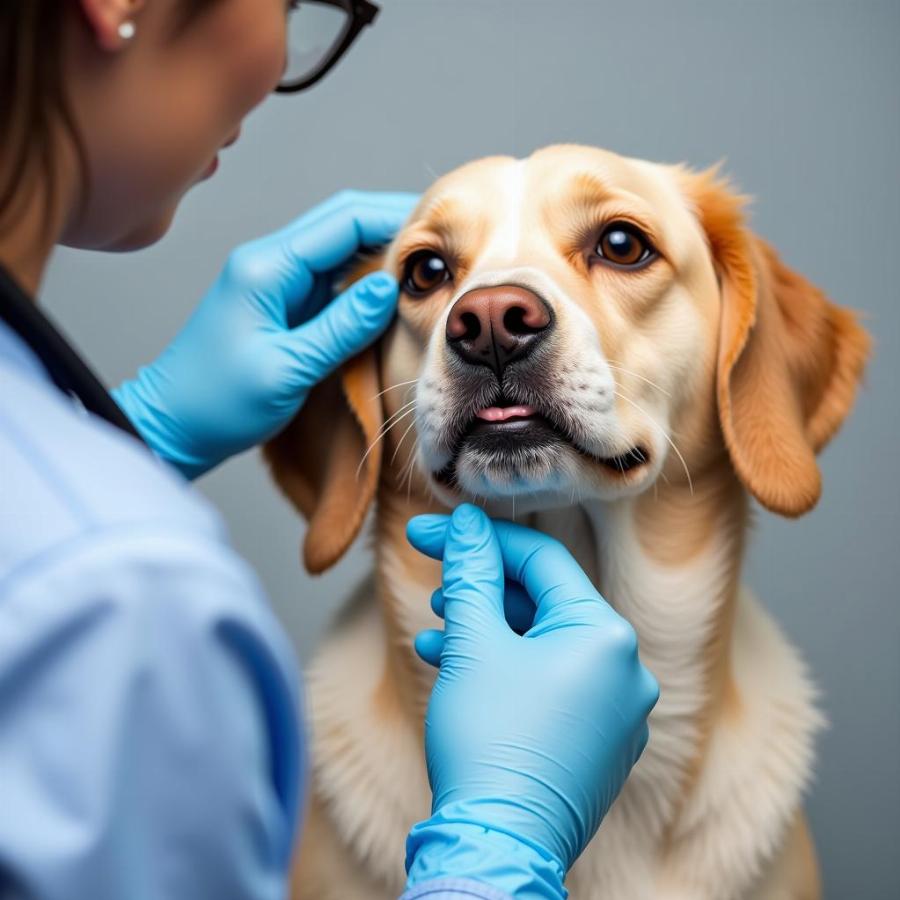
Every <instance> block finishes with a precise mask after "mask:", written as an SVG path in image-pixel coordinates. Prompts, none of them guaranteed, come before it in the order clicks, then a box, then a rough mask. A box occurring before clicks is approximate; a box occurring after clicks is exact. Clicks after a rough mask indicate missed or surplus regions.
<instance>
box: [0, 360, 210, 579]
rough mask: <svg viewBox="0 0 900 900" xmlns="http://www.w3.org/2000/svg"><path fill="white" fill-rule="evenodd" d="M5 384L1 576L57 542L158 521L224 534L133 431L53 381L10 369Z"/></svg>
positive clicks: (0, 437)
mask: <svg viewBox="0 0 900 900" xmlns="http://www.w3.org/2000/svg"><path fill="white" fill-rule="evenodd" d="M3 382H4V390H3V391H2V392H0V508H2V517H0V574H2V573H3V572H4V571H8V570H9V568H10V567H11V566H14V565H16V564H17V563H19V562H22V561H24V560H25V559H27V558H28V557H30V556H32V555H34V554H38V553H41V552H43V551H44V550H45V549H47V548H48V547H51V546H53V545H55V544H57V543H60V542H65V541H70V540H72V539H75V538H78V537H79V536H81V535H86V534H89V533H92V532H97V531H107V530H109V529H115V528H123V529H128V530H131V529H135V528H141V527H145V526H147V527H150V526H154V525H158V526H159V527H161V528H164V529H168V530H173V529H174V530H176V531H180V532H188V533H190V532H193V533H194V534H196V535H198V536H203V537H204V538H206V539H210V538H211V539H213V540H216V541H221V540H223V539H224V527H223V524H222V521H221V518H220V517H219V515H218V514H217V512H216V511H215V510H214V509H213V508H212V506H211V505H210V504H209V503H208V502H207V501H206V500H205V499H204V498H203V497H202V495H200V494H199V492H197V491H195V490H193V489H192V487H191V486H190V484H188V483H187V482H186V481H185V480H184V479H183V478H182V477H181V476H180V475H179V474H178V473H177V472H175V471H173V470H171V469H170V468H169V467H168V466H166V465H165V464H164V463H162V462H160V461H159V460H157V459H156V458H155V457H154V456H153V455H152V454H151V453H150V451H149V450H147V448H146V447H144V446H143V445H142V444H140V443H139V442H138V441H137V440H135V439H134V438H132V437H130V436H128V435H126V434H124V433H122V432H120V431H119V430H118V429H116V428H114V427H113V426H111V425H109V424H108V423H106V422H104V421H103V420H101V419H99V418H97V417H96V416H92V415H89V414H87V413H84V412H83V411H82V410H79V409H78V408H77V407H76V406H75V405H74V404H73V402H71V401H70V400H69V399H68V398H66V397H65V396H63V395H62V394H60V393H59V392H58V391H57V390H56V389H55V388H54V387H53V386H52V385H51V384H49V383H46V382H37V381H34V380H32V379H28V378H21V377H18V376H17V373H15V372H9V371H5V372H4V377H3Z"/></svg>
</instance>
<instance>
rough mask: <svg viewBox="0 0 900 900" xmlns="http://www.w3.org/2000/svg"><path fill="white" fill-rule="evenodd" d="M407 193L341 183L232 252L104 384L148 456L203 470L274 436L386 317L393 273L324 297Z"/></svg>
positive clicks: (386, 225) (391, 222)
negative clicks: (211, 279)
mask: <svg viewBox="0 0 900 900" xmlns="http://www.w3.org/2000/svg"><path fill="white" fill-rule="evenodd" d="M416 200H417V198H416V196H415V195H413V194H391V193H360V192H356V191H345V192H343V193H340V194H336V195H335V196H333V197H332V198H331V199H330V200H328V201H326V202H325V203H323V204H321V205H320V206H317V207H315V208H314V209H313V210H311V211H310V212H308V213H306V214H305V215H303V216H301V217H300V218H299V219H297V220H296V221H295V222H293V223H291V224H290V225H288V226H286V227H285V228H283V229H282V230H280V231H278V232H276V233H274V234H271V235H268V236H266V237H263V238H260V239H259V240H256V241H252V242H250V243H248V244H244V245H243V246H241V247H238V248H237V249H236V250H234V251H233V252H232V254H231V256H230V257H229V259H228V262H227V263H226V265H225V268H224V269H223V271H222V274H221V275H220V276H219V278H218V280H217V281H216V283H215V284H214V285H213V286H212V288H211V290H210V291H209V292H208V293H207V295H206V297H205V298H204V299H203V301H202V302H201V303H200V305H199V307H198V308H197V310H196V311H195V312H194V314H193V316H192V317H191V318H190V319H189V320H188V322H187V324H186V325H185V326H184V328H183V329H182V331H181V333H180V334H179V335H178V336H177V337H176V338H175V340H174V341H173V342H172V344H171V345H170V346H169V347H168V348H167V349H166V350H165V351H164V352H163V353H162V355H161V356H160V357H159V359H157V360H156V361H155V362H154V363H151V364H150V365H149V366H146V367H144V368H143V369H141V370H140V372H139V373H138V376H137V378H136V379H134V380H133V381H129V382H126V383H125V384H123V385H121V386H120V387H119V388H118V389H117V390H115V391H114V392H113V396H114V397H115V399H116V402H117V403H118V404H119V406H121V407H122V409H123V411H124V412H125V414H126V415H127V416H128V418H129V419H130V420H131V422H132V423H133V424H134V426H135V427H136V428H137V430H138V431H139V432H140V434H141V436H142V437H143V438H144V440H145V441H146V442H147V444H149V446H150V447H151V448H152V449H153V450H154V451H155V452H156V454H157V455H158V456H160V457H162V458H163V459H166V460H168V461H169V462H171V463H173V464H174V465H175V466H177V467H178V468H179V469H180V470H181V471H182V472H183V473H184V474H185V475H186V476H187V477H188V478H195V477H197V476H198V475H201V474H203V472H205V471H206V470H207V469H210V468H212V467H213V466H214V465H216V464H217V463H219V462H221V461H222V460H223V459H225V458H226V457H228V456H230V455H232V454H234V453H237V452H239V451H241V450H245V449H247V448H248V447H251V446H253V445H255V444H258V443H259V442H261V441H264V440H266V439H267V438H269V437H272V436H273V435H274V434H276V433H277V432H278V431H279V430H281V428H283V427H284V426H285V425H286V424H287V423H288V422H289V421H290V419H291V418H292V417H293V416H294V415H295V413H296V412H297V410H298V409H299V408H300V406H301V405H302V404H303V402H304V400H305V399H306V396H307V394H308V393H309V390H310V388H312V387H313V385H315V384H316V382H318V381H321V380H322V379H323V378H325V377H326V376H327V375H328V374H329V373H330V372H332V371H333V370H334V369H335V368H337V366H339V365H340V364H341V363H342V362H344V361H345V360H346V359H348V358H349V357H351V356H353V355H354V354H356V353H358V352H359V351H360V350H362V349H363V348H364V347H365V346H366V345H367V344H369V343H371V342H372V341H373V340H374V339H375V338H376V337H377V336H378V335H379V334H380V333H381V332H382V331H383V330H384V329H385V328H386V327H387V325H388V323H389V322H390V320H391V318H392V316H393V314H394V309H395V307H396V302H397V284H396V281H395V280H394V278H393V277H392V276H390V275H388V274H387V273H386V272H375V273H373V274H371V275H369V276H368V277H367V278H363V279H361V280H360V281H358V282H357V283H356V284H354V285H353V286H352V287H350V288H349V289H348V290H347V291H345V292H344V293H343V294H341V296H339V297H338V298H337V299H335V300H334V301H333V302H331V303H330V304H329V303H328V301H329V300H330V299H331V298H332V296H333V285H334V280H335V271H336V269H338V268H339V267H340V266H341V265H342V264H343V263H345V262H347V260H349V259H350V258H351V257H352V256H353V255H354V254H355V253H356V252H357V251H358V250H359V249H360V248H361V247H363V246H366V245H377V244H383V243H385V242H386V241H388V240H390V239H391V238H392V237H393V235H394V233H395V232H396V231H397V229H398V228H399V227H400V226H401V225H402V224H403V222H404V220H405V219H406V217H407V216H408V215H409V213H410V212H411V210H412V208H413V206H414V204H415V202H416ZM326 304H328V305H327V306H326ZM323 307H324V309H323Z"/></svg>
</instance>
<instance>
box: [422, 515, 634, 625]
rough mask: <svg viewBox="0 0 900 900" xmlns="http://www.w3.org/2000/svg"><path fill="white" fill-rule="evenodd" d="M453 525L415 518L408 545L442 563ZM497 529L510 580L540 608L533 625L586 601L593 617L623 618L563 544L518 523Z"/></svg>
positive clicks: (497, 523)
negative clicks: (565, 605) (564, 606)
mask: <svg viewBox="0 0 900 900" xmlns="http://www.w3.org/2000/svg"><path fill="white" fill-rule="evenodd" d="M448 523H449V519H448V517H447V516H443V515H424V516H416V517H414V518H413V519H410V521H409V523H408V525H407V526H406V535H407V539H408V540H409V542H410V543H411V544H412V545H413V547H415V548H416V549H417V550H419V551H420V552H421V553H424V554H425V555H426V556H430V557H431V558H432V559H441V558H442V556H443V554H444V553H445V543H446V540H447V534H448ZM493 525H494V531H495V533H496V535H497V540H498V542H499V545H500V553H501V556H502V558H503V569H504V574H505V576H506V578H507V579H508V580H510V581H515V582H517V583H518V584H521V585H522V586H523V587H524V589H525V593H526V594H527V595H528V596H529V597H530V598H531V600H532V601H533V603H534V605H535V606H536V607H537V611H536V615H535V620H534V625H538V624H539V622H540V621H541V620H542V619H544V618H545V617H546V616H547V614H548V613H549V612H550V610H552V609H554V608H555V607H556V606H558V605H559V604H561V603H565V602H577V603H579V604H583V603H584V601H586V600H587V601H590V603H591V604H594V603H596V604H597V608H596V609H594V608H593V606H592V607H591V610H590V612H591V615H592V616H595V617H596V616H597V615H598V614H600V615H602V613H603V612H604V611H605V610H608V612H609V614H610V615H611V616H614V617H616V618H618V616H616V614H615V613H614V612H613V610H612V608H611V607H609V605H608V604H607V603H606V601H604V600H603V599H602V598H601V597H600V595H599V593H598V592H597V589H596V588H595V587H594V586H593V584H592V583H591V581H590V579H589V578H588V577H587V575H585V573H584V571H583V570H582V568H581V566H579V565H578V563H577V562H576V561H575V559H574V558H573V557H572V555H571V554H570V553H569V551H568V550H566V548H565V547H564V546H563V545H562V544H561V543H560V542H559V541H557V540H555V539H554V538H550V537H547V535H545V534H541V532H539V531H535V530H534V529H533V528H526V527H525V526H524V525H517V524H515V523H513V522H503V521H495V522H494V523H493Z"/></svg>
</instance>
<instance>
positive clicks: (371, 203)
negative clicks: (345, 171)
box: [264, 190, 420, 268]
mask: <svg viewBox="0 0 900 900" xmlns="http://www.w3.org/2000/svg"><path fill="white" fill-rule="evenodd" d="M419 199H420V195H419V194H414V193H411V192H409V191H356V190H344V191H338V192H337V193H335V194H332V195H331V196H330V197H329V198H328V199H327V200H323V201H322V202H321V203H318V204H316V205H315V206H314V207H313V208H312V209H308V210H307V211H306V212H304V213H303V214H302V215H299V216H297V218H296V219H294V220H293V221H291V222H289V223H288V224H287V225H285V226H284V227H283V228H280V229H279V230H278V231H276V232H273V233H272V234H271V235H269V236H268V237H267V238H264V240H272V241H275V242H277V243H283V242H284V241H285V240H290V239H292V238H293V237H294V236H296V235H297V234H300V233H302V232H304V231H308V230H309V229H313V228H316V227H318V226H319V225H320V224H321V223H322V222H324V221H326V220H328V219H331V218H333V217H334V216H336V215H340V214H343V213H345V212H346V211H347V210H356V209H362V210H364V218H363V224H364V225H365V224H366V223H367V222H368V221H369V217H368V214H369V213H372V212H378V211H381V212H384V213H386V214H388V215H393V216H397V215H400V216H402V217H403V218H402V219H401V224H402V222H403V221H405V219H406V218H407V217H408V216H409V214H410V213H411V212H412V211H413V209H415V206H416V204H417V203H418V202H419ZM361 236H363V237H366V238H367V240H365V241H364V243H367V244H383V243H385V241H388V240H390V238H391V237H392V236H393V235H391V234H384V233H381V234H379V233H378V232H377V231H367V232H366V233H365V234H364V235H361ZM329 268H332V267H329Z"/></svg>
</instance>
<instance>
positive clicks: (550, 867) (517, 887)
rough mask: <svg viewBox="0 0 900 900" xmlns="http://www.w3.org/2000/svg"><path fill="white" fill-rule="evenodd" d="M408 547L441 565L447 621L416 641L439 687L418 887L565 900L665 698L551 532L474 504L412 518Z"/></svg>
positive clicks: (416, 850)
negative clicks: (524, 599)
mask: <svg viewBox="0 0 900 900" xmlns="http://www.w3.org/2000/svg"><path fill="white" fill-rule="evenodd" d="M407 534H408V536H409V540H410V542H411V543H412V545H413V546H414V547H416V548H417V549H418V550H420V551H422V552H423V553H426V554H427V555H429V556H431V557H434V558H436V559H439V558H443V561H444V562H443V585H442V588H441V589H440V590H439V591H438V592H436V594H435V596H434V597H433V600H432V605H433V607H434V608H435V610H436V612H437V613H438V614H439V615H443V618H444V622H445V628H444V631H443V632H441V631H425V632H422V633H421V634H420V635H419V636H418V637H417V639H416V649H417V651H418V652H419V654H420V656H422V658H423V659H425V660H426V662H430V663H432V664H437V663H439V664H440V672H439V674H438V677H437V681H436V683H435V686H434V690H433V692H432V695H431V700H430V702H429V705H428V712H427V715H426V719H425V751H426V756H427V762H428V776H429V780H430V782H431V788H432V791H433V795H434V798H433V803H432V816H431V818H430V819H428V820H427V821H425V822H421V823H419V824H418V825H416V826H415V827H414V828H413V829H412V831H411V832H410V835H409V840H408V842H407V871H408V873H409V885H410V886H411V887H412V886H414V885H415V884H418V883H421V882H423V881H425V880H426V879H433V878H448V877H457V878H459V877H462V878H469V879H472V880H474V881H479V882H483V883H487V884H491V885H493V886H495V887H498V888H501V889H502V890H505V891H507V892H508V893H510V894H513V895H514V896H515V897H517V898H519V897H533V898H537V897H540V898H553V900H557V898H559V897H565V896H566V890H565V888H564V887H563V879H564V877H565V874H566V872H567V871H568V869H569V867H570V866H571V865H572V863H573V862H574V861H575V859H576V857H577V856H578V855H579V854H580V853H581V851H582V850H583V849H584V846H585V844H587V842H588V841H589V840H590V838H591V837H592V836H593V834H594V832H595V831H596V830H597V828H598V826H599V825H600V821H601V819H602V818H603V816H604V815H605V814H606V811H607V810H608V809H609V807H610V805H611V804H612V802H613V800H614V799H615V798H616V796H617V794H618V793H619V790H620V789H621V787H622V785H623V783H624V782H625V778H626V777H627V775H628V773H629V771H630V770H631V767H632V766H633V765H634V763H635V762H636V761H637V759H638V757H639V756H640V755H641V752H642V751H643V749H644V746H645V744H646V742H647V737H648V730H647V715H648V714H649V712H650V710H651V709H652V708H653V705H654V704H655V703H656V700H657V698H658V696H659V688H658V686H657V684H656V681H655V679H654V678H653V676H652V675H651V674H650V673H649V672H648V671H647V670H646V669H645V668H644V667H643V666H642V665H641V662H640V660H639V659H638V649H637V639H636V637H635V633H634V630H633V629H632V627H631V626H630V625H629V624H628V623H627V622H626V621H625V620H624V619H622V618H621V617H620V616H619V615H618V614H617V613H616V612H615V611H614V610H613V609H612V608H611V607H610V606H609V605H608V604H607V603H606V602H605V601H604V600H603V598H602V597H601V596H600V595H599V594H598V593H597V591H596V590H595V588H594V587H593V585H592V584H591V582H590V581H589V579H588V578H587V576H586V575H585V574H584V572H583V571H582V570H581V568H580V567H579V566H578V564H577V563H576V562H575V560H574V559H573V558H572V556H571V555H570V554H569V552H568V551H567V550H566V549H565V547H563V545H562V544H560V543H559V542H558V541H556V540H553V539H552V538H548V537H546V536H545V535H542V534H540V533H539V532H536V531H533V530H531V529H529V528H524V527H522V526H520V525H514V524H511V523H508V522H499V521H498V522H494V523H492V522H491V520H490V519H488V517H487V516H486V515H485V514H484V513H483V512H482V511H481V510H479V509H478V508H476V507H474V506H471V505H468V504H465V505H463V506H460V507H458V508H457V509H456V510H455V512H454V513H453V516H452V517H448V516H434V515H430V516H419V517H417V518H414V519H412V520H411V521H410V523H409V527H408V530H407ZM507 581H508V582H511V583H513V584H515V585H517V586H519V587H518V588H517V590H522V589H524V592H525V593H526V594H527V595H528V596H529V597H530V598H531V600H532V601H533V602H534V605H535V615H534V621H533V623H532V625H531V627H530V628H529V629H528V630H527V632H526V633H525V635H524V636H520V635H517V634H516V633H515V632H514V631H513V630H512V629H511V628H510V626H509V624H508V623H507V621H506V619H505V617H504V590H505V582H507Z"/></svg>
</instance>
